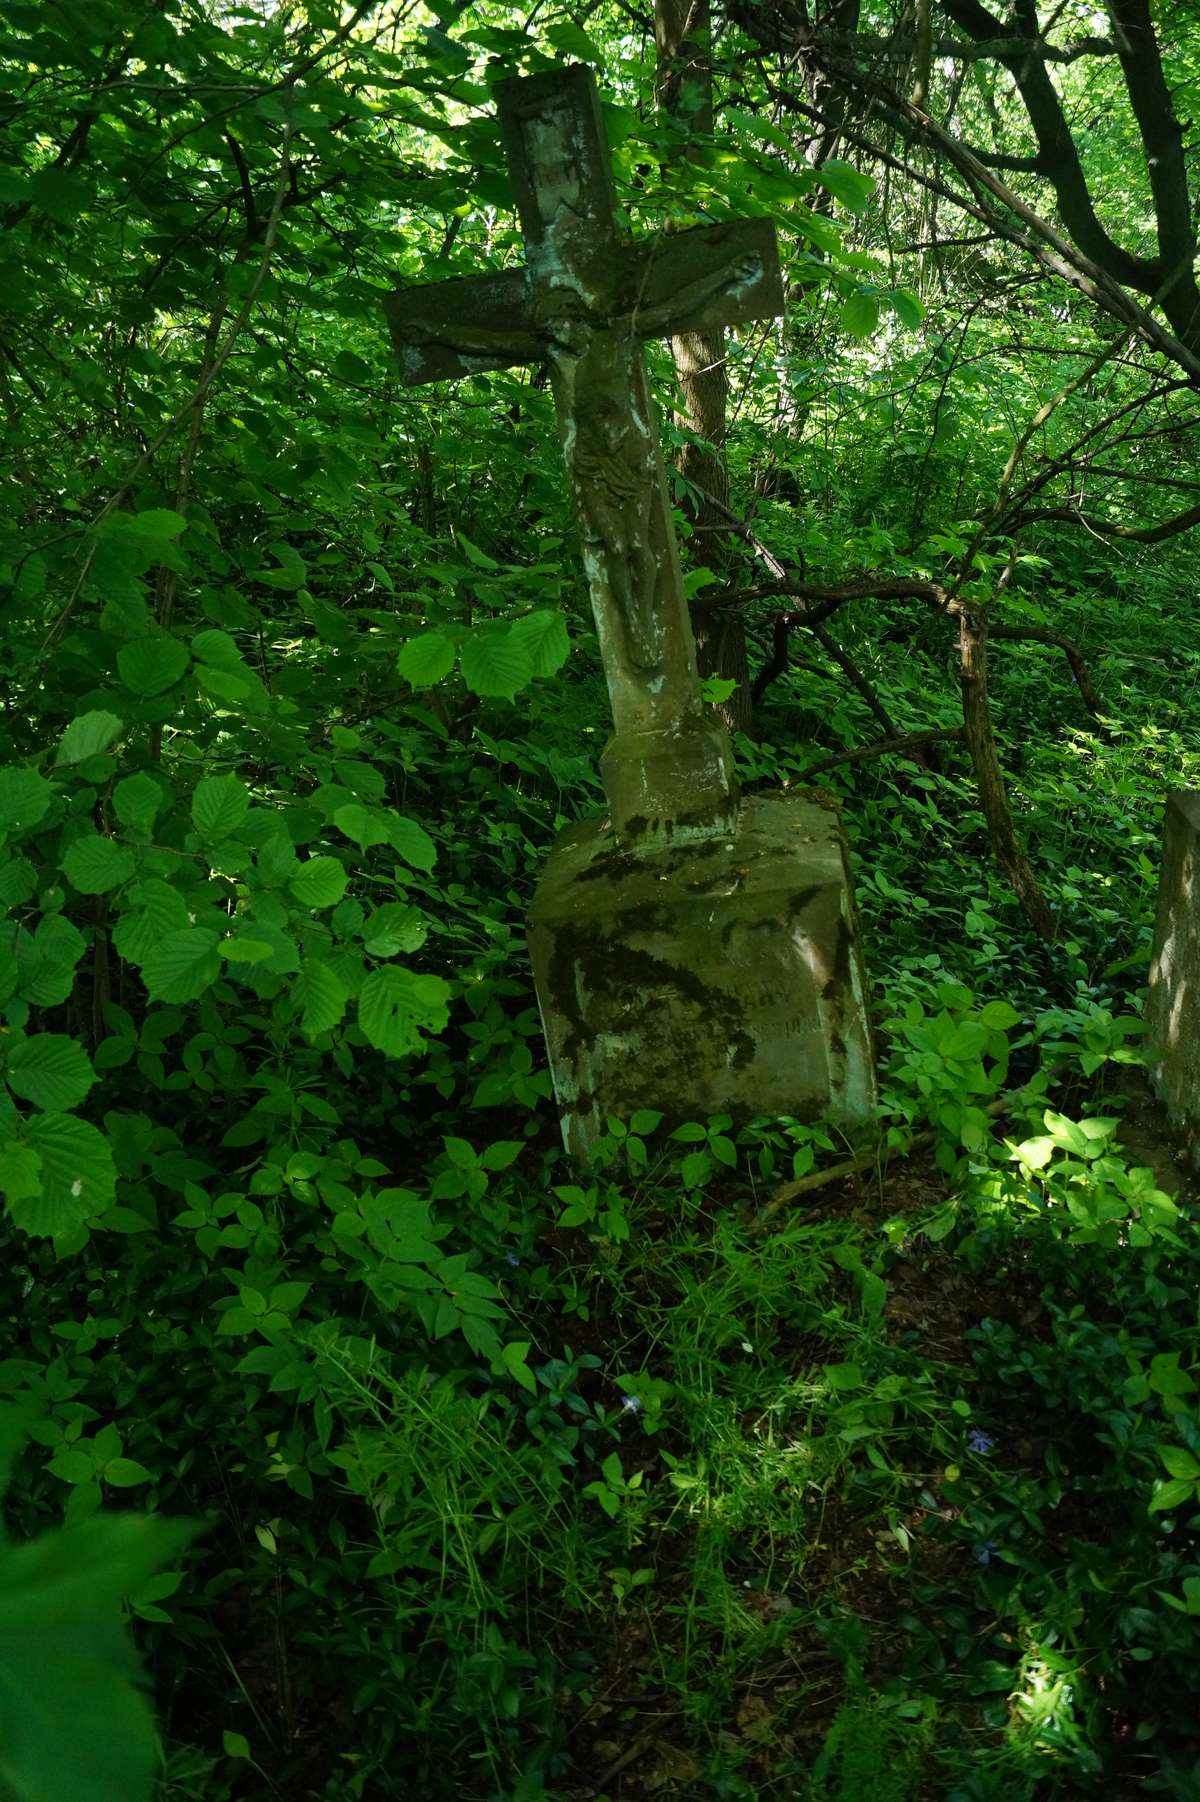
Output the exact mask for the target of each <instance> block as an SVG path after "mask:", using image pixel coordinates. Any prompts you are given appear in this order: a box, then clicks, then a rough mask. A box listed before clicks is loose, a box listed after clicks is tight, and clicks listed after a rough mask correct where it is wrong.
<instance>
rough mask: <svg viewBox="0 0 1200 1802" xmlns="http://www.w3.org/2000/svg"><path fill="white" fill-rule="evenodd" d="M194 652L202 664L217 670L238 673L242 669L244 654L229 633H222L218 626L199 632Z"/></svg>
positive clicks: (194, 640) (194, 639) (193, 642)
mask: <svg viewBox="0 0 1200 1802" xmlns="http://www.w3.org/2000/svg"><path fill="white" fill-rule="evenodd" d="M192 650H193V652H194V653H195V655H196V656H197V657H199V658H200V660H201V662H202V663H207V664H211V665H212V666H213V667H214V668H215V669H224V670H233V671H237V670H240V669H241V668H242V653H241V652H240V651H239V650H238V648H237V644H236V642H235V641H234V640H233V639H232V638H231V637H230V636H229V633H228V632H222V631H221V630H220V629H219V628H218V627H216V626H210V627H209V628H208V629H207V630H206V631H204V632H197V634H196V636H195V637H194V638H193V640H192Z"/></svg>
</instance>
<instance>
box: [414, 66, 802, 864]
mask: <svg viewBox="0 0 1200 1802" xmlns="http://www.w3.org/2000/svg"><path fill="white" fill-rule="evenodd" d="M495 93H496V101H497V106H498V109H499V115H500V127H501V132H502V136H503V140H504V147H505V151H506V155H507V160H508V166H509V172H510V175H511V178H512V183H513V188H514V191H515V194H516V200H517V209H518V213H519V216H520V220H521V228H522V235H523V237H524V240H525V250H526V267H525V269H524V270H523V271H505V272H503V273H502V274H499V275H484V276H480V277H476V278H473V279H469V280H467V281H458V282H445V283H439V284H435V285H431V286H428V287H424V288H416V289H407V290H401V291H400V292H399V293H397V294H395V295H393V296H392V297H391V299H390V301H389V303H388V312H389V319H390V324H391V328H392V334H393V338H394V339H395V342H396V345H397V349H398V352H399V355H400V364H401V371H402V374H403V376H404V379H405V380H406V381H409V382H420V381H429V380H436V379H438V378H440V377H443V376H447V375H454V374H467V373H473V372H476V371H478V370H480V369H491V368H501V367H504V366H506V365H508V364H511V363H515V362H525V361H533V360H537V361H545V362H547V363H548V364H549V368H550V376H551V383H552V387H553V392H554V399H555V407H556V411H557V415H558V426H559V435H560V438H561V441H562V447H563V456H564V460H565V462H566V468H567V476H568V481H569V484H570V488H571V495H572V502H573V506H574V511H575V517H576V521H577V523H578V527H579V533H580V538H581V541H582V551H583V563H584V569H585V572H586V575H587V580H588V587H589V591H590V594H591V600H592V607H593V612H594V615H595V620H596V630H597V635H598V637H599V641H600V648H601V653H602V656H603V659H604V670H605V676H606V678H607V681H608V690H609V697H610V702H611V706H612V713H613V722H614V728H615V730H614V733H613V737H612V739H611V740H610V742H609V744H608V746H607V747H606V749H605V752H604V754H603V757H602V759H601V767H602V771H603V775H604V783H605V790H606V793H607V795H608V800H609V807H610V813H611V817H612V823H613V827H614V829H615V830H616V832H617V833H618V835H619V836H620V837H621V838H622V839H624V840H627V841H628V840H634V839H637V838H639V837H640V836H641V835H643V834H646V833H650V834H652V835H654V836H662V835H667V836H674V835H677V834H681V833H683V834H699V833H705V832H711V831H714V830H718V831H719V830H725V829H727V828H728V827H729V826H730V825H731V824H732V823H733V820H734V817H735V815H736V807H737V798H736V790H735V787H734V783H733V776H732V760H731V753H730V746H729V739H728V735H727V733H726V732H725V729H724V727H723V725H721V723H720V721H719V720H718V719H717V717H716V716H715V715H714V714H713V712H712V711H711V709H708V708H706V707H705V705H704V703H703V701H702V699H701V695H700V685H699V680H698V678H697V674H696V658H695V646H694V642H693V638H692V631H691V624H690V621H689V619H688V613H687V603H686V598H685V595H684V589H683V579H682V574H681V571H680V565H679V553H678V548H677V546H676V542H675V533H674V526H673V521H672V518H671V503H670V497H669V493H668V489H667V484H666V476H665V472H664V469H663V462H662V455H661V451H660V449H659V442H658V432H657V425H656V421H655V417H654V410H653V405H652V402H651V398H650V392H649V385H648V382H647V378H646V366H645V358H644V355H643V352H642V342H641V341H642V339H643V338H645V337H651V336H659V335H667V334H668V333H675V332H679V331H690V330H696V329H700V328H701V327H702V326H714V325H717V324H726V323H734V322H736V321H739V320H743V319H749V318H761V317H763V316H764V315H770V314H773V313H776V312H780V311H782V291H781V282H780V277H779V268H778V259H777V255H776V251H775V242H774V229H773V227H772V226H771V224H770V222H769V221H766V220H746V221H739V222H736V223H735V224H733V225H717V226H707V227H701V228H699V229H698V230H695V231H690V232H680V233H660V234H658V235H657V236H656V237H654V238H651V239H649V240H646V241H643V242H642V243H639V244H632V245H631V244H629V243H627V242H626V241H624V240H623V239H622V238H621V237H620V235H619V234H618V231H617V227H616V221H615V217H614V214H615V193H614V190H613V184H612V175H611V169H610V163H609V153H608V146H607V143H606V140H605V135H604V125H603V119H602V116H601V112H600V105H599V99H598V96H597V92H596V85H595V80H594V77H593V75H592V72H591V70H590V69H586V68H583V67H578V66H577V67H573V68H569V69H563V70H557V69H556V70H551V71H549V72H548V73H546V74H543V75H534V76H530V77H526V78H523V79H515V80H510V81H503V82H500V83H498V84H497V86H496V90H495Z"/></svg>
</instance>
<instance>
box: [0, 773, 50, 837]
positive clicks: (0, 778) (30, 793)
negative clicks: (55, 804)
mask: <svg viewBox="0 0 1200 1802" xmlns="http://www.w3.org/2000/svg"><path fill="white" fill-rule="evenodd" d="M53 798H54V790H53V789H52V788H51V786H50V784H49V783H48V782H47V781H46V778H45V777H44V776H39V775H38V773H37V771H36V770H27V769H22V768H20V767H16V768H9V769H3V770H0V832H6V833H12V832H28V830H29V828H30V827H31V826H36V825H37V824H38V822H39V821H40V820H43V819H44V818H45V816H46V811H47V809H48V808H49V806H50V803H51V801H52V800H53Z"/></svg>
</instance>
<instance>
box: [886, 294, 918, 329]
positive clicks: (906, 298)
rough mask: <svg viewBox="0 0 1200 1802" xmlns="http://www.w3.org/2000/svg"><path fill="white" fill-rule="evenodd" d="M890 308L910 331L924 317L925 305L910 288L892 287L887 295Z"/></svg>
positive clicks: (915, 327)
mask: <svg viewBox="0 0 1200 1802" xmlns="http://www.w3.org/2000/svg"><path fill="white" fill-rule="evenodd" d="M888 301H889V302H890V304H891V309H892V311H893V313H894V314H895V315H896V317H897V319H898V320H899V321H900V323H901V325H904V326H907V327H908V329H909V331H910V332H915V331H916V329H917V327H918V326H919V325H920V324H921V321H922V320H923V319H924V317H925V307H924V305H923V303H922V302H921V300H920V299H919V297H918V296H917V295H916V294H914V293H913V291H912V289H911V288H893V289H892V291H891V293H890V294H889V295H888Z"/></svg>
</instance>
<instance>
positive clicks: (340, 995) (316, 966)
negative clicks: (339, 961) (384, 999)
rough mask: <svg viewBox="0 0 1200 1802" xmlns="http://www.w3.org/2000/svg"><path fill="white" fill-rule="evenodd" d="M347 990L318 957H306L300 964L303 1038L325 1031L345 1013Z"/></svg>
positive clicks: (334, 973)
mask: <svg viewBox="0 0 1200 1802" xmlns="http://www.w3.org/2000/svg"><path fill="white" fill-rule="evenodd" d="M348 999H349V990H348V989H347V987H346V985H345V983H344V982H343V981H342V979H341V977H340V976H338V975H337V974H336V972H335V971H333V970H331V969H330V967H329V965H328V964H326V963H322V961H321V959H320V958H319V957H306V958H305V959H304V960H303V962H302V963H301V965H300V1005H301V1007H302V1009H303V1013H302V1015H301V1022H300V1024H301V1030H302V1031H303V1032H304V1034H305V1037H306V1038H310V1039H315V1038H316V1036H317V1034H318V1033H321V1032H329V1031H331V1030H332V1028H333V1027H335V1026H336V1025H337V1024H338V1022H339V1021H340V1020H341V1018H342V1015H343V1014H344V1013H345V1011H346V1002H347V1001H348Z"/></svg>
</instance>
